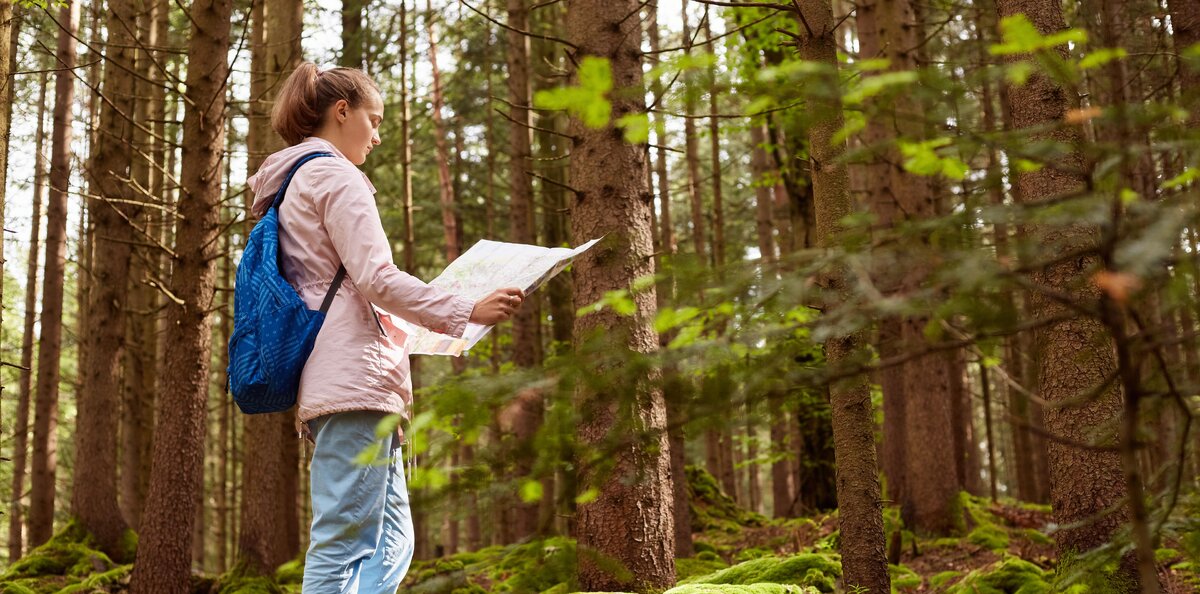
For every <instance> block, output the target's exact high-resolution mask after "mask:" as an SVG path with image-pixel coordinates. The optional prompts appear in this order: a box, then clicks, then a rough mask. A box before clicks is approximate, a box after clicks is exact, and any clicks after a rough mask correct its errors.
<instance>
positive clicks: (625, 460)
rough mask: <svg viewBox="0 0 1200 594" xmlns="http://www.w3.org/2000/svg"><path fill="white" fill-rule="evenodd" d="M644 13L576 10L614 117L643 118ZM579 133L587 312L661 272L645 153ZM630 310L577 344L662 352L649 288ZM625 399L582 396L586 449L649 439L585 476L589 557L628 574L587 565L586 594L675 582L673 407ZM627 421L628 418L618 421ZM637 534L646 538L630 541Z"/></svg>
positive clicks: (577, 38) (598, 321) (640, 397)
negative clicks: (614, 438)
mask: <svg viewBox="0 0 1200 594" xmlns="http://www.w3.org/2000/svg"><path fill="white" fill-rule="evenodd" d="M638 9H639V5H638V3H637V2H635V1H634V0H619V1H613V0H569V2H568V4H567V35H568V38H569V39H570V40H571V41H572V43H574V44H575V45H576V47H577V49H576V50H574V56H573V62H574V63H577V64H578V63H580V62H582V61H583V60H585V59H597V58H602V59H608V60H610V63H611V66H612V76H613V92H612V93H611V95H610V97H612V102H613V110H612V114H613V116H614V117H620V116H622V115H624V114H628V113H638V112H644V111H645V109H646V107H645V94H644V89H643V83H642V55H641V52H640V51H639V50H638V48H639V47H640V46H641V39H642V32H641V24H640V23H639V20H638V19H631V18H628V15H633V14H636V13H637V11H638ZM570 134H571V136H572V137H573V138H574V148H573V149H572V158H571V177H570V180H571V181H570V185H571V187H573V188H575V190H576V195H575V201H574V203H573V205H572V208H571V228H572V235H573V236H574V238H575V240H576V242H577V243H578V242H579V241H583V240H586V239H590V238H593V237H601V236H604V235H605V234H607V235H608V239H607V240H606V241H605V242H603V243H602V244H601V245H599V246H596V247H595V248H592V250H591V251H589V252H588V253H586V254H584V255H583V256H582V257H580V259H579V260H577V261H576V263H575V288H576V291H575V306H576V308H581V307H583V306H585V305H587V304H591V303H594V302H595V301H597V300H598V299H600V298H601V297H602V296H603V295H604V294H605V292H607V291H611V290H617V289H624V288H627V287H629V285H630V283H631V282H633V280H634V279H636V278H638V277H642V276H645V275H648V274H653V273H654V260H653V258H652V257H651V252H652V250H653V248H652V246H653V240H652V239H651V235H652V233H653V230H652V229H651V228H650V207H651V201H652V199H653V195H652V194H651V192H650V189H649V187H647V185H646V175H645V171H646V162H645V159H646V152H645V148H644V147H642V146H637V145H632V144H627V143H625V142H624V141H623V140H622V139H621V137H620V135H619V134H617V133H616V131H615V129H614V128H613V127H612V125H611V124H610V125H607V126H605V127H603V128H601V129H591V128H587V127H586V126H584V124H583V123H582V122H581V121H579V120H578V119H577V118H574V117H572V118H571V121H570ZM633 300H634V303H635V307H636V312H635V313H634V315H633V316H632V317H623V316H619V315H617V314H615V313H614V312H612V311H610V310H605V311H603V312H598V313H591V314H588V315H586V316H583V317H579V318H576V320H575V333H574V334H575V336H574V338H575V343H576V345H580V346H581V345H583V343H584V342H585V341H587V340H588V339H589V338H590V337H591V336H592V334H593V332H594V331H597V330H600V331H603V332H604V333H605V334H607V335H608V336H610V337H613V338H614V340H615V342H616V343H617V344H618V345H620V348H626V349H631V350H633V351H636V352H643V353H645V352H651V351H654V350H655V349H656V348H657V346H658V336H657V334H656V333H655V332H654V329H653V327H652V325H651V320H652V319H653V317H654V311H655V292H654V290H653V288H650V289H647V290H645V291H642V292H639V293H637V294H636V295H634V296H633ZM624 396H625V397H626V398H630V399H632V406H628V405H620V406H619V405H617V404H616V403H614V402H612V401H611V400H612V399H611V398H610V397H608V396H605V395H600V394H591V393H588V392H586V391H584V390H583V389H581V390H580V392H578V393H577V394H576V397H577V399H578V401H579V408H580V410H581V411H585V412H584V414H583V419H584V420H583V421H582V423H581V424H580V426H579V428H578V434H579V438H580V441H581V442H582V443H583V444H584V445H585V446H587V447H596V446H599V445H600V444H602V443H603V442H605V440H606V439H607V437H608V435H609V433H610V431H612V430H613V428H614V427H615V426H616V425H617V424H618V423H621V424H622V425H624V424H625V423H632V426H635V427H638V428H639V429H640V430H641V431H643V432H645V433H646V435H647V437H645V438H637V439H635V440H634V441H633V442H632V443H625V444H623V445H621V446H620V447H619V449H618V450H617V451H616V452H614V453H613V455H611V456H610V457H608V459H607V460H606V462H607V463H606V464H605V466H607V467H608V468H609V469H611V472H608V473H605V474H604V476H601V474H600V473H599V472H598V469H597V468H596V467H595V466H592V465H591V464H585V465H584V466H583V469H582V482H583V484H584V485H595V486H597V487H598V488H599V495H598V497H597V498H596V499H595V500H594V501H592V502H590V503H587V504H581V505H580V506H579V513H578V534H577V538H578V542H579V546H580V549H581V550H585V551H594V552H595V555H596V556H599V557H602V558H609V559H613V560H615V561H616V562H618V563H620V564H621V565H622V566H624V568H625V569H627V570H628V571H629V574H628V575H617V574H614V573H610V572H609V571H606V570H605V569H604V568H603V566H602V565H601V564H598V563H597V562H596V556H592V555H583V556H581V559H580V564H579V582H580V587H581V589H584V590H590V591H605V590H607V591H621V590H627V589H628V588H635V589H638V590H657V589H662V588H666V587H669V586H670V585H673V584H674V583H675V560H674V552H675V531H674V525H673V524H674V514H673V512H672V509H671V507H672V498H673V495H672V486H671V474H670V450H669V445H668V441H667V433H666V424H667V414H666V406H665V403H664V401H663V396H662V393H661V392H659V391H657V390H656V389H654V388H652V387H651V386H650V385H648V384H647V383H643V382H635V385H631V386H629V392H628V393H627V394H625V395H624ZM618 415H620V416H621V417H625V418H621V419H620V421H619V420H618V418H619V417H618ZM631 533H632V534H636V535H637V536H636V537H635V538H629V534H631Z"/></svg>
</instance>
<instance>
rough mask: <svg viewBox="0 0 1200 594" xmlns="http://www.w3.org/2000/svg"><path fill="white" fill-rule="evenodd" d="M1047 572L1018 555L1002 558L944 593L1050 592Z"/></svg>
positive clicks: (1011, 593) (968, 576)
mask: <svg viewBox="0 0 1200 594" xmlns="http://www.w3.org/2000/svg"><path fill="white" fill-rule="evenodd" d="M1047 577H1048V576H1047V574H1046V572H1045V571H1043V570H1042V569H1041V568H1040V567H1038V566H1037V565H1034V564H1032V563H1030V562H1028V561H1025V560H1024V559H1020V558H1018V557H1005V558H1004V559H1001V560H999V561H997V562H995V563H992V564H991V565H988V566H987V567H983V568H980V569H976V570H975V571H972V572H971V573H968V574H967V575H966V577H964V578H963V579H962V581H960V582H958V583H957V584H954V585H953V586H951V587H950V588H949V589H947V590H946V592H947V594H1044V593H1048V592H1051V591H1053V590H1052V588H1051V586H1050V583H1049V582H1048V581H1047Z"/></svg>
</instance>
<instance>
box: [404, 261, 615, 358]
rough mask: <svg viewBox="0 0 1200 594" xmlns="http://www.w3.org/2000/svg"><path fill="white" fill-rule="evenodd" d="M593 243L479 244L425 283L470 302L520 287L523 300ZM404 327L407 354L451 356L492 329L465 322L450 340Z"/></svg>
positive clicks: (472, 344)
mask: <svg viewBox="0 0 1200 594" xmlns="http://www.w3.org/2000/svg"><path fill="white" fill-rule="evenodd" d="M598 241H600V239H593V240H591V241H589V242H587V243H585V244H583V245H581V246H579V247H577V248H575V249H571V248H547V247H541V246H536V245H525V244H521V243H505V242H502V241H490V240H487V239H484V240H480V241H479V243H476V244H475V245H473V246H471V249H469V250H467V251H466V252H465V253H463V254H462V255H461V256H459V257H458V258H457V259H456V260H454V261H453V262H451V263H450V265H449V266H447V267H446V269H445V270H443V271H442V273H441V274H439V275H438V277H437V278H435V279H433V280H432V281H430V283H429V284H430V285H433V286H435V287H438V288H441V289H445V290H446V291H449V292H451V293H454V294H456V295H462V296H464V297H467V298H470V299H473V300H475V301H478V300H480V299H483V298H484V297H486V296H488V295H489V294H490V293H491V292H492V291H495V290H497V289H503V288H505V287H520V288H521V289H523V290H524V291H525V294H526V295H528V294H529V293H531V292H533V291H534V290H535V289H537V288H538V287H540V286H542V285H543V284H544V283H545V282H546V281H548V280H550V279H551V278H553V277H554V275H556V274H558V273H560V272H562V271H563V269H565V268H566V267H567V266H569V265H570V264H571V262H572V261H573V260H574V259H575V258H576V257H578V256H579V255H580V254H582V253H584V252H586V251H588V249H590V248H591V247H592V246H593V245H596V242H598ZM408 326H409V327H407V328H405V329H404V330H405V331H406V332H407V333H408V341H407V344H406V345H405V346H406V347H407V348H408V351H409V353H410V354H413V355H449V356H451V357H458V356H461V355H462V354H463V352H464V351H469V350H471V347H473V346H475V344H476V343H478V342H479V340H480V339H482V338H483V337H484V336H487V333H488V332H490V331H491V329H492V327H491V326H484V325H481V324H475V323H468V324H467V330H466V332H464V333H463V337H462V338H454V337H452V336H447V335H445V334H439V333H437V332H434V331H432V330H429V329H427V328H421V327H419V326H415V325H411V324H409V325H408Z"/></svg>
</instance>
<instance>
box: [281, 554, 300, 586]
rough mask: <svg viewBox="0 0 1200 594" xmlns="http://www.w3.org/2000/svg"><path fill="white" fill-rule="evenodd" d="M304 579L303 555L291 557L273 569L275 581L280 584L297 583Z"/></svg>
mask: <svg viewBox="0 0 1200 594" xmlns="http://www.w3.org/2000/svg"><path fill="white" fill-rule="evenodd" d="M303 581H304V557H303V556H301V557H299V558H297V559H292V560H291V561H288V562H287V563H284V564H283V565H280V566H279V569H276V570H275V582H276V583H278V584H280V585H282V584H299V583H301V582H303Z"/></svg>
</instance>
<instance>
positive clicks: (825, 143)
mask: <svg viewBox="0 0 1200 594" xmlns="http://www.w3.org/2000/svg"><path fill="white" fill-rule="evenodd" d="M799 6H800V8H801V10H803V19H804V21H805V22H806V23H807V26H808V27H809V30H811V31H812V33H813V34H812V36H810V37H805V38H804V39H803V41H802V42H801V43H800V44H799V49H800V57H801V58H803V59H805V60H810V61H813V62H816V63H820V64H823V65H825V67H826V68H829V69H830V74H829V75H827V84H828V85H830V86H831V87H836V86H837V74H836V72H837V70H836V69H837V46H836V44H835V42H834V36H833V35H834V25H835V23H834V20H833V9H832V6H831V4H830V3H829V2H827V1H824V0H800V2H799ZM802 30H803V29H802ZM830 97H833V98H819V97H814V98H813V99H814V100H810V103H809V105H810V107H809V109H810V111H811V112H812V117H813V120H812V123H811V125H810V127H809V129H808V132H809V134H808V144H809V162H810V164H811V167H812V182H813V183H812V186H813V197H814V210H815V214H816V229H815V231H816V235H817V241H818V245H819V246H820V247H822V248H824V249H829V248H831V247H833V246H834V245H835V242H836V240H837V235H838V233H839V232H840V221H841V220H842V219H843V218H844V217H845V216H846V215H848V214H849V213H850V212H852V208H851V202H850V193H849V178H848V176H847V174H846V167H845V165H843V164H842V161H841V155H842V153H843V151H844V150H845V144H844V143H838V144H834V143H833V142H832V139H833V135H834V134H835V133H836V132H837V131H838V130H840V129H841V128H842V124H843V121H842V106H841V101H840V100H839V99H837V97H838V95H837V94H836V93H834V94H831V95H830ZM822 283H823V284H824V285H825V287H826V288H828V289H829V290H830V291H831V292H832V295H831V298H832V299H840V296H841V295H844V294H845V293H846V291H847V290H848V289H847V284H846V280H845V271H844V270H843V269H840V268H837V269H834V270H831V271H830V272H828V273H827V274H826V275H825V278H823V279H822ZM865 347H866V340H865V337H864V336H863V333H862V332H858V333H854V334H849V335H843V336H836V337H833V338H830V339H829V340H828V341H826V343H825V359H826V362H827V364H828V365H829V366H830V367H831V368H834V369H837V368H838V367H839V366H840V365H844V364H847V363H850V362H851V361H854V360H856V359H857V358H859V356H860V350H861V349H863V348H865ZM850 364H853V363H850ZM830 401H831V408H832V416H833V421H832V422H833V443H834V453H835V456H836V463H837V500H838V522H839V525H840V528H841V535H842V541H841V554H842V571H843V578H842V580H843V582H844V583H845V584H846V588H847V589H851V588H865V589H866V590H867V591H869V592H890V591H891V579H890V577H889V575H888V565H887V557H886V556H885V555H884V535H883V507H882V502H881V501H880V492H879V474H878V467H877V466H876V461H875V420H874V418H873V412H872V407H871V393H870V387H869V385H868V382H867V378H866V377H865V376H863V375H858V376H851V377H848V378H846V379H843V380H841V381H839V382H837V383H835V384H833V385H831V386H830Z"/></svg>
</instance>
